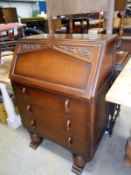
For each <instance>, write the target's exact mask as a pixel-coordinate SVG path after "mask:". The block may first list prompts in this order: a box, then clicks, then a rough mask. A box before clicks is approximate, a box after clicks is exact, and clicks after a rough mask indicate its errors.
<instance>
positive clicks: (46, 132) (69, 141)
mask: <svg viewBox="0 0 131 175" xmlns="http://www.w3.org/2000/svg"><path fill="white" fill-rule="evenodd" d="M28 130H29V131H31V132H32V131H33V132H34V133H38V134H39V135H40V136H42V137H44V138H47V139H50V140H52V141H54V142H55V143H57V144H59V145H61V146H63V147H65V148H67V149H69V150H70V151H72V152H73V153H77V154H81V155H83V156H85V157H87V155H89V143H88V141H87V142H84V141H81V140H80V139H78V138H76V137H73V136H71V135H70V134H65V133H63V132H61V131H60V130H57V129H55V128H51V127H50V126H48V125H43V124H41V123H39V122H38V123H37V122H36V128H35V129H33V130H32V127H30V124H29V126H28Z"/></svg>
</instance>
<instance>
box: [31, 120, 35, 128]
mask: <svg viewBox="0 0 131 175" xmlns="http://www.w3.org/2000/svg"><path fill="white" fill-rule="evenodd" d="M30 125H31V127H32V128H33V129H35V128H36V122H35V121H34V120H31V122H30Z"/></svg>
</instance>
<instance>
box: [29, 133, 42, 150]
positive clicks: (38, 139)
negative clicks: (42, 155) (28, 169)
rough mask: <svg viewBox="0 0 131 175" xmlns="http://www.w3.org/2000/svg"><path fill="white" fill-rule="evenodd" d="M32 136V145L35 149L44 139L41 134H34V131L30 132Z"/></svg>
mask: <svg viewBox="0 0 131 175" xmlns="http://www.w3.org/2000/svg"><path fill="white" fill-rule="evenodd" d="M30 138H31V142H30V147H31V148H33V149H37V148H38V146H39V145H40V144H41V142H42V141H43V138H42V137H40V136H39V135H37V134H34V133H30Z"/></svg>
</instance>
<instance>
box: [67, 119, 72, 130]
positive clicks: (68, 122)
mask: <svg viewBox="0 0 131 175" xmlns="http://www.w3.org/2000/svg"><path fill="white" fill-rule="evenodd" d="M66 130H67V132H69V131H70V130H71V121H70V120H67V122H66Z"/></svg>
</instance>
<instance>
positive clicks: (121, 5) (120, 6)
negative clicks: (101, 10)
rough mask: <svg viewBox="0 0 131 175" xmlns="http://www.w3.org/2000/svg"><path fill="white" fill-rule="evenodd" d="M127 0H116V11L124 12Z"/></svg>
mask: <svg viewBox="0 0 131 175" xmlns="http://www.w3.org/2000/svg"><path fill="white" fill-rule="evenodd" d="M126 4H127V0H115V11H124V10H125V8H126Z"/></svg>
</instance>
